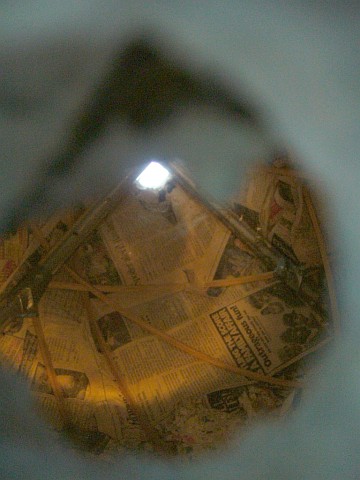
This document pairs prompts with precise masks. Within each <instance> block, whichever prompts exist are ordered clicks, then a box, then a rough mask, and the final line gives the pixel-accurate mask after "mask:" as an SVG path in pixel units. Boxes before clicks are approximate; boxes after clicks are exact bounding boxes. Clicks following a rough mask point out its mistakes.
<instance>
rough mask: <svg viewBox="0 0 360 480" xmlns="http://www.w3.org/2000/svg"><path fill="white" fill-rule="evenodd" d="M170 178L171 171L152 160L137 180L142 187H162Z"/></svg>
mask: <svg viewBox="0 0 360 480" xmlns="http://www.w3.org/2000/svg"><path fill="white" fill-rule="evenodd" d="M169 178H170V172H169V171H168V170H166V168H164V167H163V166H162V165H160V163H158V162H151V163H149V165H148V166H147V167H146V168H145V169H144V170H143V171H142V172H141V173H140V175H139V176H138V177H137V179H136V182H137V183H138V184H139V185H140V187H142V188H151V189H154V190H155V189H158V188H162V187H163V186H164V185H165V184H166V182H167V181H168V180H169Z"/></svg>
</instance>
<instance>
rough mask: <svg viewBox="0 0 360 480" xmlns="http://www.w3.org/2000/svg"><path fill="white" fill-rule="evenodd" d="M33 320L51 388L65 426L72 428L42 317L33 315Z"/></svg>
mask: <svg viewBox="0 0 360 480" xmlns="http://www.w3.org/2000/svg"><path fill="white" fill-rule="evenodd" d="M32 322H33V325H34V329H35V333H36V335H37V338H38V342H39V350H40V354H41V357H42V360H43V362H44V365H45V368H46V372H47V374H48V378H49V382H50V385H51V388H52V389H53V392H54V396H55V400H56V402H57V405H58V408H59V412H60V415H61V417H62V421H63V426H64V427H65V428H71V427H72V425H73V422H72V420H71V418H70V415H69V412H68V409H67V407H66V405H65V399H64V394H63V391H62V389H61V386H60V385H59V382H58V380H57V377H56V373H55V369H54V365H53V363H52V359H51V354H50V350H49V347H48V345H47V343H46V340H45V335H44V331H43V328H42V325H41V319H40V317H32Z"/></svg>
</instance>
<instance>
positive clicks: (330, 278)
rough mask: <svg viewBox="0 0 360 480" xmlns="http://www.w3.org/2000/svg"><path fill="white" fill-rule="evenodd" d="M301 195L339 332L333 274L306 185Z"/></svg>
mask: <svg viewBox="0 0 360 480" xmlns="http://www.w3.org/2000/svg"><path fill="white" fill-rule="evenodd" d="M303 196H304V201H305V205H306V206H307V209H308V211H309V215H310V219H311V222H312V225H313V227H314V231H315V235H316V239H317V241H318V245H319V250H320V255H321V260H322V262H323V265H324V270H325V276H326V281H327V285H328V290H329V299H330V309H331V313H332V317H333V320H334V329H335V333H339V330H340V314H339V309H338V304H337V299H336V291H335V282H334V276H333V274H332V271H331V266H330V261H329V256H328V254H327V249H326V243H325V239H324V235H323V233H322V231H321V228H320V222H319V219H318V216H317V214H316V210H315V207H314V204H313V201H312V199H311V195H310V192H309V190H308V189H307V188H306V187H303Z"/></svg>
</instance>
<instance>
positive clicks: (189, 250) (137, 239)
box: [100, 186, 229, 285]
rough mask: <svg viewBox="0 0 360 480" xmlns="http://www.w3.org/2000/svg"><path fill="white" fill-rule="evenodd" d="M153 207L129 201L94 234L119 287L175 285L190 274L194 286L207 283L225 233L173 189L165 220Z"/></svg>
mask: <svg viewBox="0 0 360 480" xmlns="http://www.w3.org/2000/svg"><path fill="white" fill-rule="evenodd" d="M154 202H155V200H152V203H151V202H149V201H148V200H147V199H145V200H144V198H142V197H139V195H136V194H134V195H131V196H129V197H128V198H127V199H125V200H124V201H123V202H122V204H121V205H120V206H119V208H118V209H117V210H116V211H115V212H114V213H113V214H112V215H110V216H109V218H108V220H107V221H106V222H105V224H104V225H103V226H102V227H101V228H100V233H101V236H102V239H103V240H104V242H105V245H106V247H107V249H108V251H109V254H110V256H111V258H112V260H113V262H114V264H115V266H116V268H117V270H118V272H119V275H120V277H121V280H122V283H124V284H125V285H138V284H153V283H160V284H166V283H171V282H180V283H181V282H186V281H188V280H189V276H190V277H191V273H192V272H195V273H196V280H198V281H200V282H204V281H206V280H208V279H209V278H211V276H212V275H213V273H214V271H215V269H216V267H217V264H218V262H219V254H220V255H221V253H222V249H223V248H224V246H225V244H226V242H227V239H228V237H229V232H228V230H227V229H226V228H225V227H224V226H223V225H222V224H221V223H220V222H219V221H218V220H217V219H216V218H215V217H214V216H213V215H212V214H211V213H209V212H208V211H207V210H206V209H205V208H204V207H203V206H202V205H200V204H199V203H197V202H196V201H194V200H193V199H191V198H190V197H189V196H188V195H187V194H186V193H185V192H184V191H183V190H182V189H181V187H179V186H176V187H175V188H174V189H173V191H172V192H171V193H170V194H168V200H167V205H168V207H167V208H168V209H171V212H170V213H171V215H169V211H167V212H165V213H164V212H163V211H162V209H159V208H158V209H155V208H154V206H153V203H154ZM160 204H161V202H160ZM155 205H156V203H155ZM190 280H191V278H190Z"/></svg>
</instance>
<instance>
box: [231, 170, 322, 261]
mask: <svg viewBox="0 0 360 480" xmlns="http://www.w3.org/2000/svg"><path fill="white" fill-rule="evenodd" d="M241 200H242V201H243V202H242V203H243V204H244V205H245V206H246V207H247V208H249V209H251V210H252V211H254V212H256V213H257V214H258V220H259V227H260V228H261V233H262V235H264V236H265V237H266V238H267V239H268V240H269V241H270V242H271V244H272V245H273V246H274V247H275V248H277V249H278V250H279V251H280V252H282V253H283V254H284V255H286V256H287V257H289V258H290V259H291V260H293V261H294V262H297V263H299V262H300V263H304V264H306V265H320V264H321V256H320V251H319V247H318V244H317V241H316V235H315V232H314V229H313V227H312V223H311V219H310V216H309V212H308V209H307V207H306V205H305V202H304V196H303V191H302V182H301V180H300V179H299V178H296V177H294V176H290V175H281V174H277V172H276V168H272V169H266V168H261V167H259V168H258V169H256V170H255V171H254V172H251V174H249V176H248V182H247V185H246V187H245V192H243V193H242V194H241ZM235 203H236V200H235Z"/></svg>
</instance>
